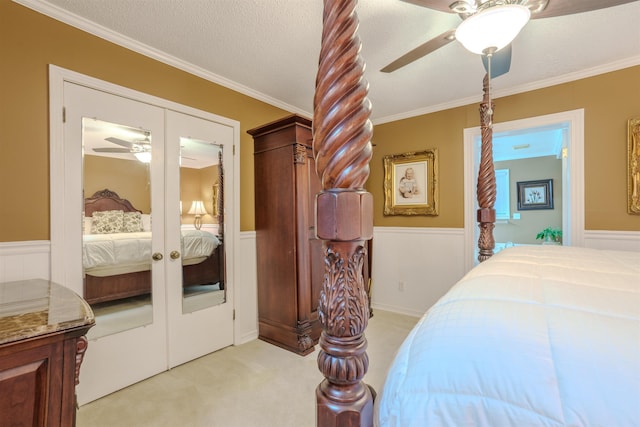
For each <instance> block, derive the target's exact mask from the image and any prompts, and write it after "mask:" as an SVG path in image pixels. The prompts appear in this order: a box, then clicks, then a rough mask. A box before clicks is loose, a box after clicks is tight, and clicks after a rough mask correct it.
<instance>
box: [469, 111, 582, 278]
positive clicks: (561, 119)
mask: <svg viewBox="0 0 640 427" xmlns="http://www.w3.org/2000/svg"><path fill="white" fill-rule="evenodd" d="M566 122H568V123H569V132H570V135H569V138H568V140H569V141H568V147H567V148H568V159H566V162H565V161H563V177H564V178H563V187H564V188H563V192H562V193H563V197H564V198H565V200H569V201H570V202H569V203H563V204H562V205H563V213H562V217H563V220H562V221H563V222H562V227H563V230H565V235H566V239H565V242H566V243H567V244H569V245H571V246H584V109H577V110H571V111H564V112H561V113H555V114H547V115H544V116H537V117H530V118H526V119H520V120H512V121H509V122H502V123H494V125H493V131H494V132H506V131H511V130H516V129H526V128H533V127H540V126H546V125H552V124H556V123H566ZM463 133H464V218H465V228H464V230H465V231H464V233H465V270H466V271H469V270H470V269H471V268H472V267H473V266H474V265H475V259H474V258H475V257H474V253H475V247H476V243H475V231H476V219H475V215H476V209H475V206H476V201H475V200H476V191H477V190H476V187H477V179H476V177H475V159H474V149H475V147H474V144H473V141H474V138H475V137H477V136H478V135H480V127H479V126H477V127H474V128H466V129H464V131H463ZM567 178H568V180H569V181H568V185H567V182H565V181H566V179H567ZM563 237H564V236H563Z"/></svg>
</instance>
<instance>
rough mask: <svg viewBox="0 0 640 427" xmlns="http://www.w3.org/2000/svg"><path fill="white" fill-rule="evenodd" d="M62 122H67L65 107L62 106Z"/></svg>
mask: <svg viewBox="0 0 640 427" xmlns="http://www.w3.org/2000/svg"><path fill="white" fill-rule="evenodd" d="M62 123H67V109H66V107H62Z"/></svg>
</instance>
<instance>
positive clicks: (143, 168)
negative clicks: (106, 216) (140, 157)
mask: <svg viewBox="0 0 640 427" xmlns="http://www.w3.org/2000/svg"><path fill="white" fill-rule="evenodd" d="M83 172H84V191H85V195H84V196H85V197H91V196H92V195H93V194H94V193H95V192H96V191H100V190H105V189H108V190H111V191H115V192H116V193H118V196H120V197H122V198H123V199H127V200H129V201H130V202H131V204H132V205H133V207H134V208H136V209H139V210H141V211H142V212H143V213H147V214H148V213H151V193H150V189H149V168H148V165H146V164H143V163H140V162H139V161H137V160H124V159H114V158H110V157H103V156H89V155H85V156H84V165H83Z"/></svg>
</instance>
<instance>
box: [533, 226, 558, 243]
mask: <svg viewBox="0 0 640 427" xmlns="http://www.w3.org/2000/svg"><path fill="white" fill-rule="evenodd" d="M538 239H541V240H545V241H552V242H559V241H560V240H562V230H560V229H559V228H552V227H547V228H545V229H544V230H542V231H541V232H539V233H538V235H537V236H536V240H538Z"/></svg>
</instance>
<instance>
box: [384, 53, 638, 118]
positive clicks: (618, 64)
mask: <svg viewBox="0 0 640 427" xmlns="http://www.w3.org/2000/svg"><path fill="white" fill-rule="evenodd" d="M636 65H640V55H637V56H632V57H629V58H625V59H621V60H618V61H613V62H609V63H607V64H602V65H598V66H595V67H591V68H586V69H584V70H579V71H575V72H573V73H568V74H564V75H561V76H557V77H550V78H548V79H543V80H538V81H536V82H531V83H526V84H523V85H519V86H514V87H510V88H506V89H498V90H495V91H493V90H492V94H491V97H492V98H493V100H494V101H495V100H497V99H499V98H503V97H505V96H511V95H517V94H519V93H524V92H528V91H532V90H537V89H543V88H546V87H550V86H555V85H559V84H563V83H569V82H572V81H576V80H580V79H586V78H588V77H593V76H597V75H600V74H604V73H610V72H612V71H617V70H623V69H625V68H629V67H635V66H636ZM480 102H482V93H481V92H480V91H478V95H476V96H470V97H467V98H462V99H455V100H452V101H449V102H444V103H442V104H437V105H430V106H427V107H424V108H419V109H417V110H412V111H407V112H404V113H399V114H394V115H391V116H386V117H380V118H378V119H376V120H373V124H374V125H381V124H383V123H389V122H395V121H398V120H404V119H409V118H411V117H417V116H422V115H425V114H429V113H434V112H436V111H443V110H448V109H450V108H456V107H462V106H465V105H470V104H478V103H480Z"/></svg>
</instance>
